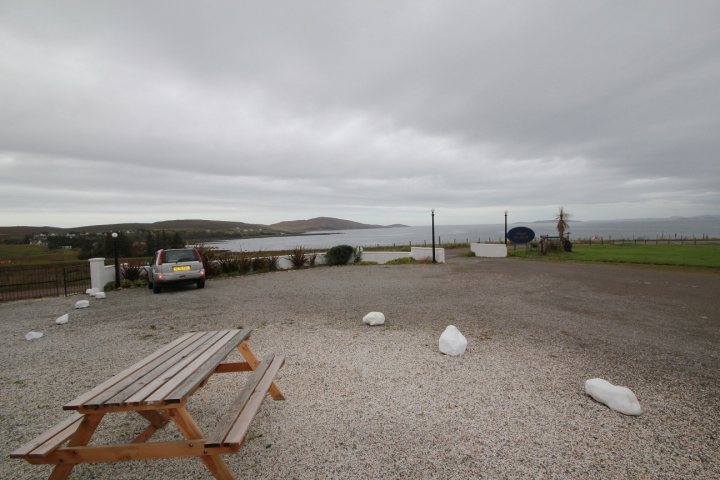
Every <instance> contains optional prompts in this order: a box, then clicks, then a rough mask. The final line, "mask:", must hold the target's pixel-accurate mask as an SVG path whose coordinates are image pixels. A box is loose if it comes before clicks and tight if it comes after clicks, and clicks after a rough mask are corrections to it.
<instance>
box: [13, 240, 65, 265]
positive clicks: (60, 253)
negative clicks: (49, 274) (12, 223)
mask: <svg viewBox="0 0 720 480" xmlns="http://www.w3.org/2000/svg"><path fill="white" fill-rule="evenodd" d="M77 258H78V251H77V250H50V249H48V248H47V247H46V246H44V245H4V244H0V265H29V264H33V263H56V262H58V263H59V262H76V261H77Z"/></svg>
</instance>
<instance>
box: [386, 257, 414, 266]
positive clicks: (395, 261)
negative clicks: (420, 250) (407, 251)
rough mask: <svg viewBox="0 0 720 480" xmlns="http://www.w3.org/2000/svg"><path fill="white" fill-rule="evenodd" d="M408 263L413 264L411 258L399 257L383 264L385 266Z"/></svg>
mask: <svg viewBox="0 0 720 480" xmlns="http://www.w3.org/2000/svg"><path fill="white" fill-rule="evenodd" d="M408 263H415V259H414V258H412V257H400V258H395V259H393V260H390V261H389V262H385V265H407V264H408Z"/></svg>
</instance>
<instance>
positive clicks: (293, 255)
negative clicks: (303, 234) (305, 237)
mask: <svg viewBox="0 0 720 480" xmlns="http://www.w3.org/2000/svg"><path fill="white" fill-rule="evenodd" d="M288 260H290V263H292V265H293V268H302V267H303V266H304V265H305V264H306V263H308V257H307V255H305V249H304V248H303V247H295V249H294V250H292V251H291V252H290V255H288Z"/></svg>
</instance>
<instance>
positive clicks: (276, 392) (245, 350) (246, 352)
mask: <svg viewBox="0 0 720 480" xmlns="http://www.w3.org/2000/svg"><path fill="white" fill-rule="evenodd" d="M238 350H240V355H242V356H243V358H244V359H245V361H246V362H247V363H248V365H250V368H252V369H253V370H255V369H257V367H258V366H259V365H260V360H258V358H257V357H256V356H255V354H254V353H253V351H252V350H250V345H248V343H247V341H245V340H243V341H242V342H240V345H238ZM270 396H271V397H272V398H273V400H285V396H284V395H283V394H282V392H281V391H280V389H279V388H278V387H277V385H275V382H273V383H272V385H270Z"/></svg>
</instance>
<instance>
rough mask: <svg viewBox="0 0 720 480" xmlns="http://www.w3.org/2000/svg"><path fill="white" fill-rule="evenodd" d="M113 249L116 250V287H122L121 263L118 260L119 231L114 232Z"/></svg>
mask: <svg viewBox="0 0 720 480" xmlns="http://www.w3.org/2000/svg"><path fill="white" fill-rule="evenodd" d="M112 239H113V249H114V250H115V288H120V263H119V262H118V247H117V239H118V234H117V232H112Z"/></svg>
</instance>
